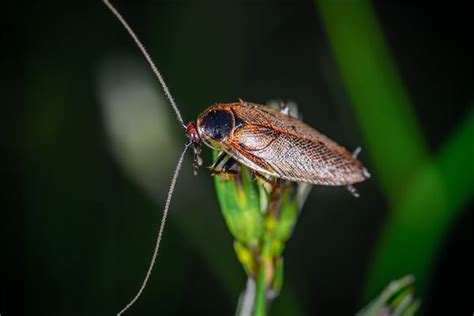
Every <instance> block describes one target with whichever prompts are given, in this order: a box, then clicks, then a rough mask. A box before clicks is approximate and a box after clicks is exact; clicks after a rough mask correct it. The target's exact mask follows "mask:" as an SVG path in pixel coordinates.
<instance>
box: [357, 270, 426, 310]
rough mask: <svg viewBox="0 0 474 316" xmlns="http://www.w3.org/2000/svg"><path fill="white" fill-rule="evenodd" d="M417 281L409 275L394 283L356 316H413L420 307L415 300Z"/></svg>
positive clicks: (418, 302)
mask: <svg viewBox="0 0 474 316" xmlns="http://www.w3.org/2000/svg"><path fill="white" fill-rule="evenodd" d="M414 282H415V279H414V278H413V276H411V275H408V276H406V277H404V278H401V279H399V280H395V281H392V282H391V283H390V284H389V285H388V286H387V287H386V288H385V289H384V290H383V292H382V293H380V295H379V296H377V297H376V298H375V299H374V300H373V301H372V302H370V303H369V304H368V305H367V306H366V307H365V308H364V309H363V310H361V311H360V312H359V313H357V315H356V316H380V315H387V316H411V315H414V314H415V312H416V311H417V309H418V307H419V306H420V301H419V300H418V299H415V298H414V295H413V292H414V289H413V284H414Z"/></svg>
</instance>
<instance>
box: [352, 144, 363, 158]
mask: <svg viewBox="0 0 474 316" xmlns="http://www.w3.org/2000/svg"><path fill="white" fill-rule="evenodd" d="M361 150H362V147H360V146H359V147H357V148H356V149H354V151H353V152H352V157H353V158H354V159H355V158H357V156H359V154H360V152H361Z"/></svg>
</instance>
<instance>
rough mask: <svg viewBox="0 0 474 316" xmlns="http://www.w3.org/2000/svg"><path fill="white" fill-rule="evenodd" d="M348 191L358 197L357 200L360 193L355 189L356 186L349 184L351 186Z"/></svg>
mask: <svg viewBox="0 0 474 316" xmlns="http://www.w3.org/2000/svg"><path fill="white" fill-rule="evenodd" d="M347 190H348V191H349V192H350V193H351V194H352V195H353V196H354V197H356V198H358V197H359V192H357V189H356V188H354V186H353V185H352V184H349V185H348V186H347Z"/></svg>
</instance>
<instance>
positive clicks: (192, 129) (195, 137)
mask: <svg viewBox="0 0 474 316" xmlns="http://www.w3.org/2000/svg"><path fill="white" fill-rule="evenodd" d="M186 132H187V134H188V138H189V141H190V142H191V143H193V145H194V146H200V145H201V137H200V136H199V133H198V131H197V129H196V125H195V124H194V122H189V123H188V125H187V126H186Z"/></svg>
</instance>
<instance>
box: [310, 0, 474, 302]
mask: <svg viewBox="0 0 474 316" xmlns="http://www.w3.org/2000/svg"><path fill="white" fill-rule="evenodd" d="M316 4H317V6H318V8H319V10H320V14H321V18H322V21H323V23H324V25H325V27H326V30H327V33H328V37H329V41H330V43H331V45H332V48H333V50H334V53H335V56H336V60H337V63H338V66H339V68H340V71H341V74H342V77H343V80H344V83H345V86H346V88H347V91H348V93H349V96H350V97H351V101H352V104H353V106H354V109H355V111H356V114H357V117H358V120H359V122H360V125H361V128H362V131H363V134H364V137H365V138H366V140H367V143H368V151H369V153H370V155H371V158H372V162H373V164H374V167H375V171H376V172H375V174H376V176H378V179H379V181H380V182H381V184H382V186H383V188H384V190H385V192H386V193H387V196H388V199H389V200H390V202H391V203H390V206H391V209H392V210H391V212H390V214H389V219H388V221H387V225H386V227H385V230H384V232H383V234H382V238H381V240H380V242H379V245H378V247H377V249H376V254H375V260H374V261H373V263H372V269H371V270H370V271H369V273H370V276H369V280H368V283H367V285H366V291H365V297H371V296H373V294H374V293H376V291H377V290H378V289H380V288H381V286H383V284H386V282H387V278H393V277H397V276H399V275H404V274H406V273H413V274H414V275H415V276H416V278H417V280H418V283H417V284H418V289H419V292H420V293H421V294H422V295H423V294H425V290H426V287H427V283H428V279H429V276H430V273H431V271H432V263H433V259H434V256H435V254H436V251H437V249H438V247H439V243H440V241H441V240H442V237H443V235H444V234H445V233H446V231H447V230H448V228H449V227H450V224H451V222H452V220H453V219H454V218H455V216H456V215H457V214H458V211H459V210H460V207H462V206H463V205H464V204H465V203H466V201H467V200H468V199H469V197H470V196H471V194H472V191H473V184H474V171H473V165H472V161H473V160H474V153H473V150H474V149H473V147H474V146H472V138H473V135H474V131H473V128H474V115H473V110H472V109H471V111H470V113H468V115H467V117H468V118H467V120H466V122H464V123H463V125H462V127H461V128H460V129H459V130H458V131H457V132H456V134H455V135H454V137H453V138H452V141H451V142H450V143H449V144H447V145H446V147H445V148H444V149H443V150H442V151H441V153H440V154H439V156H438V157H437V158H436V159H433V160H431V159H430V158H429V157H428V154H427V150H426V145H425V143H424V141H423V138H422V135H421V132H420V129H419V127H418V126H417V120H416V118H415V115H414V113H413V110H412V106H411V104H410V100H409V97H408V95H407V92H406V91H405V89H404V88H403V83H402V81H401V79H400V78H399V76H398V74H397V71H396V67H395V65H394V63H393V61H392V58H391V56H390V53H389V49H388V48H387V45H386V44H385V40H384V38H383V35H382V31H381V28H380V25H379V23H378V21H377V17H376V14H375V12H374V9H373V8H372V6H371V3H370V2H369V1H366V0H359V1H352V2H334V1H327V0H323V1H317V2H316Z"/></svg>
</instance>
